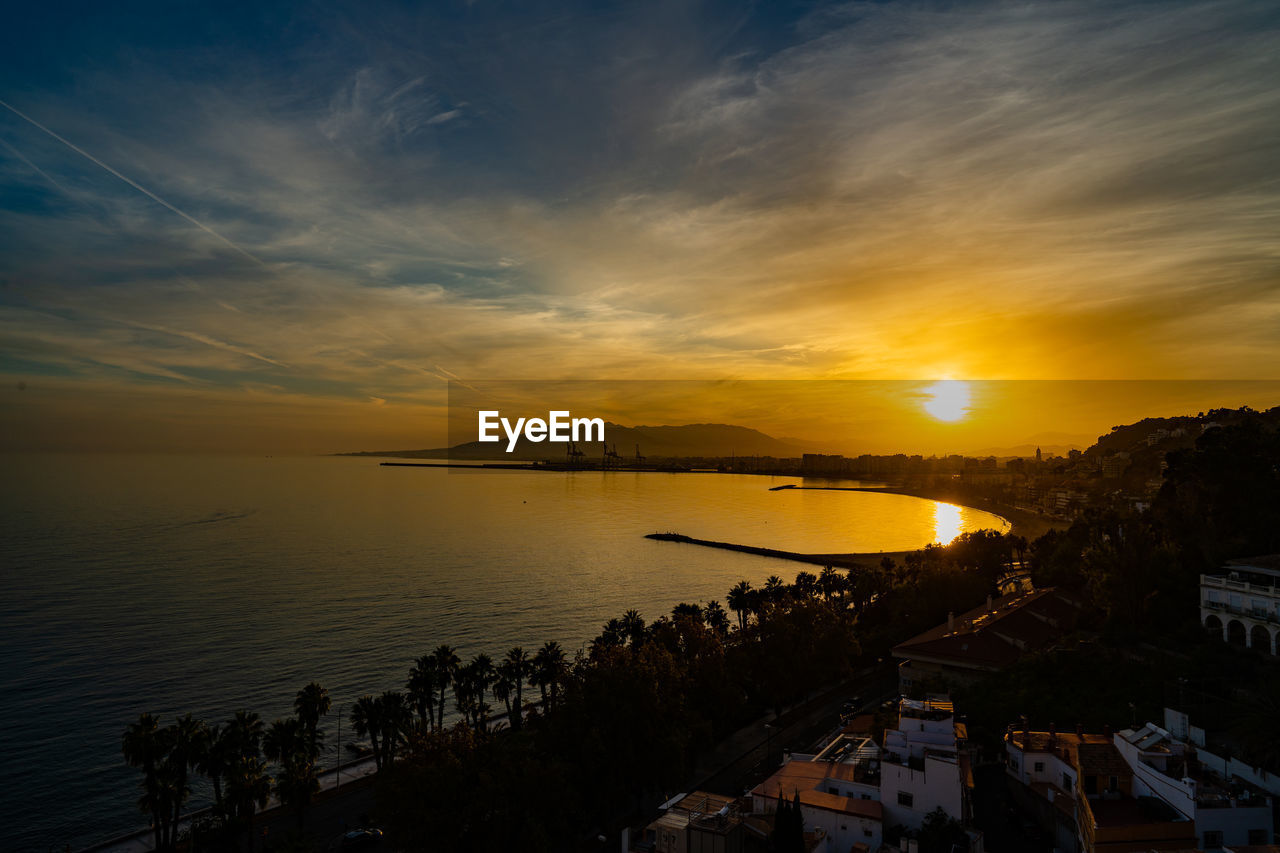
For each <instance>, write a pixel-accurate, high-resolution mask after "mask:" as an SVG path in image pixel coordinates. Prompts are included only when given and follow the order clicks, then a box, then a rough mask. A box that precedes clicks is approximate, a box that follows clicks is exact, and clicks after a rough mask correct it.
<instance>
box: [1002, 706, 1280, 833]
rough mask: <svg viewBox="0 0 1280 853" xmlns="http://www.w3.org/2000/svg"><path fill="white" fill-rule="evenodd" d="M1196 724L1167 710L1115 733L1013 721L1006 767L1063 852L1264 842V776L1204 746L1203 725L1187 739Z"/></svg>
mask: <svg viewBox="0 0 1280 853" xmlns="http://www.w3.org/2000/svg"><path fill="white" fill-rule="evenodd" d="M1196 731H1199V730H1196V729H1194V727H1191V726H1190V725H1189V722H1188V720H1187V717H1186V715H1185V714H1182V713H1180V712H1178V711H1174V710H1172V709H1165V726H1163V727H1161V726H1157V725H1155V724H1154V723H1147V724H1146V725H1145V726H1142V727H1140V728H1136V729H1125V730H1123V731H1120V732H1117V733H1115V734H1114V735H1113V734H1111V733H1110V732H1106V733H1103V734H1101V735H1098V734H1088V733H1084V732H1082V731H1079V730H1077V731H1076V732H1075V733H1058V732H1056V731H1054V730H1053V729H1050V731H1048V732H1032V731H1028V730H1026V729H1024V730H1023V731H1021V732H1017V731H1014V730H1013V729H1012V728H1011V729H1010V731H1009V732H1008V733H1007V734H1006V736H1005V748H1006V756H1007V765H1006V772H1007V773H1008V775H1009V777H1010V778H1011V779H1015V780H1017V781H1018V782H1019V783H1021V784H1020V785H1019V786H1016V787H1015V789H1014V790H1015V792H1016V793H1017V794H1018V799H1019V801H1020V802H1021V803H1022V804H1023V805H1024V806H1027V807H1029V809H1030V810H1031V811H1032V812H1033V813H1034V814H1035V815H1036V816H1037V817H1038V818H1039V819H1040V821H1041V824H1042V826H1044V827H1045V828H1046V829H1048V830H1050V831H1051V832H1052V833H1053V835H1054V839H1055V845H1056V846H1057V847H1058V848H1060V849H1063V850H1082V851H1086V853H1092V851H1102V850H1114V851H1139V850H1140V851H1144V853H1145V851H1148V850H1160V851H1180V850H1193V849H1194V850H1201V851H1209V853H1217V851H1226V850H1230V849H1239V848H1241V847H1250V846H1257V845H1266V844H1270V842H1271V841H1272V836H1273V832H1274V825H1273V819H1272V810H1271V809H1272V798H1271V797H1270V796H1269V792H1268V791H1267V790H1264V789H1263V788H1261V787H1259V786H1258V785H1256V784H1254V782H1255V781H1256V780H1258V779H1259V777H1265V774H1261V773H1260V772H1259V771H1258V770H1257V769H1256V768H1253V767H1247V766H1239V765H1237V766H1236V767H1232V766H1231V764H1230V762H1226V761H1224V760H1223V759H1222V758H1219V757H1218V756H1216V755H1213V754H1212V753H1210V752H1208V751H1207V750H1205V749H1204V748H1203V734H1204V733H1203V732H1202V731H1200V732H1199V735H1200V737H1199V741H1200V743H1198V744H1197V743H1196V742H1195V741H1191V740H1188V739H1187V736H1188V735H1189V734H1193V733H1194V732H1196ZM1276 784H1277V785H1280V780H1277V782H1276ZM1072 829H1074V834H1075V839H1074V841H1075V843H1074V845H1073V844H1072V843H1071V840H1072V839H1071V830H1072Z"/></svg>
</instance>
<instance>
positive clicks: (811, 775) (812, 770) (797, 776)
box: [751, 761, 884, 820]
mask: <svg viewBox="0 0 1280 853" xmlns="http://www.w3.org/2000/svg"><path fill="white" fill-rule="evenodd" d="M853 774H854V768H853V765H851V764H844V763H840V762H836V763H828V762H825V761H788V762H787V763H786V764H784V765H782V767H780V768H779V769H778V771H777V772H776V773H774V774H773V775H772V776H770V777H769V778H768V779H766V780H764V781H763V782H761V783H760V784H759V785H757V786H756V787H755V789H754V790H753V791H752V792H751V793H752V794H754V795H756V796H758V797H768V798H770V799H777V798H778V795H779V793H781V795H782V796H783V797H792V796H794V795H795V793H796V792H797V791H799V792H800V804H801V805H807V806H813V807H815V808H820V809H828V810H829V811H835V812H841V813H843V814H850V815H854V816H856V817H865V818H869V819H871V820H882V819H883V818H884V806H883V805H881V803H880V802H879V801H878V800H863V799H860V798H855V797H843V796H840V795H838V794H831V793H828V792H827V791H826V790H823V789H825V788H826V784H825V783H826V781H827V780H828V779H837V780H841V781H846V782H848V781H852V780H853Z"/></svg>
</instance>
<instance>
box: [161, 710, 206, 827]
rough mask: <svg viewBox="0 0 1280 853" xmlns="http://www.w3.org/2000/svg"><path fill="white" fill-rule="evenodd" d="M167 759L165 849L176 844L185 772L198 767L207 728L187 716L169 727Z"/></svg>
mask: <svg viewBox="0 0 1280 853" xmlns="http://www.w3.org/2000/svg"><path fill="white" fill-rule="evenodd" d="M171 729H172V733H171V735H170V736H169V755H168V756H167V757H166V759H165V762H166V764H167V772H166V776H167V777H168V779H169V785H168V791H167V799H168V806H169V810H170V813H169V832H170V838H169V845H170V846H174V845H176V844H177V841H178V838H177V833H178V820H179V818H180V817H181V816H182V807H183V806H184V805H186V802H187V799H188V798H189V797H190V796H191V788H190V787H189V786H188V785H187V778H188V777H187V771H188V770H191V769H194V768H195V767H196V766H197V765H198V764H199V763H200V753H201V746H202V744H203V743H204V740H205V738H207V737H208V726H206V725H205V724H204V723H203V722H201V721H200V720H197V719H194V718H193V717H192V716H191V715H190V714H184V715H182V716H181V717H179V718H178V720H177V722H175V723H174V724H173V726H171Z"/></svg>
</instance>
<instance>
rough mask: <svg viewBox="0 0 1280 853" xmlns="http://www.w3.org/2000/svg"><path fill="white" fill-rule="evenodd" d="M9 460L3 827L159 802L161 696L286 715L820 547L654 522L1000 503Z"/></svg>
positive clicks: (869, 515)
mask: <svg viewBox="0 0 1280 853" xmlns="http://www.w3.org/2000/svg"><path fill="white" fill-rule="evenodd" d="M0 478H3V481H4V483H5V484H6V486H5V488H4V489H3V492H2V494H0V502H2V503H0V508H2V510H3V511H2V512H0V649H2V650H3V656H2V657H0V695H2V696H3V697H4V701H3V702H0V756H2V757H3V758H2V759H0V760H2V761H3V766H4V773H3V775H4V780H5V781H4V787H5V789H6V794H5V796H4V797H2V798H0V827H3V830H2V832H3V836H2V840H0V847H2V848H4V849H15V850H27V849H33V850H44V849H50V848H52V849H59V850H60V849H62V847H63V845H65V844H70V845H71V846H72V847H73V848H76V847H79V846H83V845H86V844H88V843H91V842H93V841H95V840H102V839H103V838H105V837H109V836H112V835H115V834H117V833H120V832H124V831H128V830H131V829H134V828H138V827H141V826H143V825H145V823H146V821H145V818H144V817H143V816H142V815H141V814H140V813H139V812H138V811H137V807H136V805H135V803H136V800H137V796H138V790H137V782H138V778H139V775H138V773H137V771H135V770H133V769H131V768H128V767H125V766H124V765H123V763H122V761H121V758H120V746H119V744H120V734H121V732H122V731H123V729H124V727H125V726H126V725H127V724H128V723H129V722H131V721H132V720H134V719H135V718H136V717H137V715H138V713H140V712H142V711H151V712H154V713H159V714H161V715H163V716H164V717H165V718H169V719H171V718H172V716H173V715H175V714H179V713H184V712H187V711H190V712H192V713H194V714H195V715H196V716H198V717H201V718H204V719H206V720H209V721H220V720H223V719H225V718H227V717H229V716H230V715H231V714H232V713H233V712H234V711H235V710H236V709H238V708H248V709H251V710H256V711H258V712H260V713H261V714H262V715H263V717H264V718H265V719H266V720H268V721H269V720H271V719H273V718H274V717H276V716H283V715H285V714H288V713H290V712H291V703H292V698H293V694H294V693H295V692H296V691H297V689H298V688H299V687H301V686H302V685H304V684H305V683H307V682H308V681H311V680H313V679H314V680H318V681H320V682H321V683H322V684H324V685H325V686H326V687H328V688H329V691H330V693H331V694H332V696H333V698H334V705H335V708H337V707H342V708H344V709H345V708H348V707H349V706H350V704H351V702H352V701H354V699H355V698H356V697H357V696H359V695H360V694H362V693H366V692H378V691H381V690H385V689H389V688H393V687H399V686H400V685H401V684H402V683H403V681H404V677H405V674H406V673H407V670H408V669H409V667H410V665H411V663H412V659H413V658H414V657H415V656H417V655H420V654H424V653H427V652H429V651H431V650H432V649H434V648H435V647H436V646H437V645H439V644H440V643H446V642H447V643H451V644H453V645H455V646H457V647H458V649H459V653H460V655H461V656H462V657H463V658H464V659H466V658H468V657H469V656H471V655H474V654H476V653H478V652H482V651H483V652H488V653H489V654H491V655H493V656H495V657H497V656H498V655H500V654H502V653H504V652H505V650H506V649H508V648H510V647H511V646H513V645H517V644H519V645H523V646H525V647H526V648H527V649H530V650H532V649H534V648H536V647H537V646H539V645H541V644H542V643H543V642H544V641H546V640H557V641H559V642H560V643H562V644H563V645H564V646H565V648H566V649H568V650H570V651H571V652H572V650H574V649H577V648H578V647H580V646H581V645H582V644H584V643H585V642H586V641H587V640H589V639H590V638H591V637H593V636H595V634H596V633H598V632H599V629H600V626H601V625H602V624H603V623H604V622H605V621H606V620H608V619H609V618H611V617H613V616H618V615H621V613H622V612H623V611H625V610H627V609H628V608H631V607H634V608H636V609H638V610H640V611H641V613H642V614H643V615H644V616H645V617H646V618H647V619H652V618H656V617H657V616H660V615H662V614H663V613H667V612H669V611H670V610H671V607H672V606H673V605H675V604H676V603H678V602H680V601H706V600H708V599H712V598H716V599H719V600H720V601H721V602H722V603H723V601H724V598H725V593H726V592H727V591H728V589H729V587H730V586H732V585H733V584H734V583H736V582H737V581H738V580H741V579H747V580H749V581H751V582H752V583H753V584H755V585H757V586H758V585H760V584H761V583H763V581H764V579H765V578H766V577H768V576H769V575H771V574H778V575H781V576H783V577H784V578H786V579H788V580H789V579H791V578H793V577H794V576H795V573H796V572H797V571H799V570H802V569H804V568H806V567H805V566H802V565H800V564H796V563H789V562H785V561H778V560H771V559H767V558H762V557H755V556H750V555H746V554H737V553H732V552H726V551H718V550H712V549H705V548H699V547H696V546H690V545H677V544H672V543H662V542H654V541H651V540H647V539H645V538H643V537H644V534H646V533H652V532H655V531H674V532H679V533H684V534H687V535H690V536H695V537H699V538H706V539H717V540H725V541H731V542H739V543H744V544H751V545H760V546H766V547H773V548H781V549H786V550H793V551H801V552H807V553H837V552H852V551H876V550H899V549H904V548H914V547H919V546H922V545H924V544H926V543H928V542H932V541H947V540H949V539H951V538H952V537H954V536H955V535H956V534H957V533H959V532H960V531H962V530H972V529H978V528H981V527H997V528H1003V527H1004V526H1005V525H1004V522H1003V520H1002V519H999V518H998V517H996V516H992V515H990V514H987V513H984V512H981V511H978V510H971V509H966V508H960V507H954V506H948V505H945V504H936V503H933V502H931V501H925V500H919V499H916V498H909V497H903V496H898V495H887V494H876V493H862V492H838V491H799V490H784V491H778V492H771V491H769V488H770V487H771V486H776V485H780V484H783V483H788V482H794V483H799V482H800V481H799V480H798V479H797V478H766V477H753V476H736V475H735V476H730V475H714V474H653V473H643V474H636V473H630V474H628V473H608V474H602V473H600V472H594V473H592V472H577V473H547V472H524V471H502V470H494V471H483V470H466V471H444V470H441V469H431V468H383V467H380V466H379V465H378V464H377V461H375V460H370V459H360V458H280V457H277V458H222V457H175V456H74V455H46V456H0ZM334 723H335V719H334V717H333V716H332V715H331V716H330V717H329V719H328V724H329V730H330V731H329V740H330V744H331V746H332V745H333V740H334V737H333V735H334V732H333V728H334ZM199 799H200V797H197V798H196V800H197V801H199Z"/></svg>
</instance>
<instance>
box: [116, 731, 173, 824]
mask: <svg viewBox="0 0 1280 853" xmlns="http://www.w3.org/2000/svg"><path fill="white" fill-rule="evenodd" d="M120 748H121V752H123V753H124V760H125V761H126V762H127V763H128V764H129V765H130V766H132V767H138V768H140V769H141V770H142V777H143V778H142V790H143V795H142V799H141V800H139V805H141V806H142V809H143V811H149V812H150V813H151V825H152V826H153V827H154V828H155V832H156V849H157V850H163V849H164V848H165V840H166V834H167V833H166V829H167V826H166V821H165V815H166V812H165V810H164V809H163V807H162V802H161V797H160V793H159V792H160V788H161V784H160V775H159V768H160V762H161V761H162V760H163V759H164V756H165V753H166V752H167V749H166V744H165V742H164V736H163V735H162V734H161V730H160V721H159V719H158V718H157V717H155V716H154V715H152V714H140V715H138V721H137V722H136V723H130V724H129V725H128V726H127V727H126V728H125V730H124V737H123V738H122V739H121V745H120Z"/></svg>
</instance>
